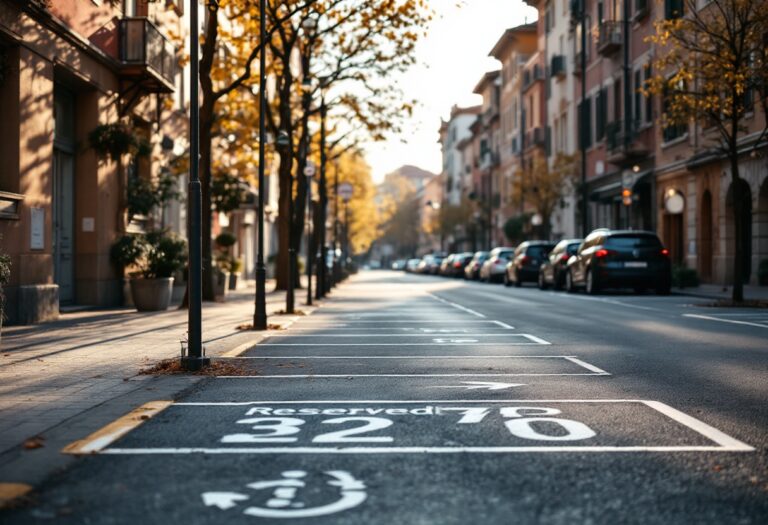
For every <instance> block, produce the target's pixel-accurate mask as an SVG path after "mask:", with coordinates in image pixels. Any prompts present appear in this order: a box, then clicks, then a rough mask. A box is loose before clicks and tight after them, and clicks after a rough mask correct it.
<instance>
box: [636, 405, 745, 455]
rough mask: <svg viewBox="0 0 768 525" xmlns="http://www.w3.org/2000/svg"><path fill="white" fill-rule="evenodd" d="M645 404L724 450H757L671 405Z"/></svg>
mask: <svg viewBox="0 0 768 525" xmlns="http://www.w3.org/2000/svg"><path fill="white" fill-rule="evenodd" d="M643 403H644V404H646V405H648V406H649V407H651V408H653V409H655V410H657V411H659V412H661V413H662V414H664V415H665V416H667V417H668V418H670V419H674V420H675V421H677V422H678V423H680V424H681V425H685V426H686V427H688V428H690V429H691V430H694V431H695V432H698V433H699V434H701V435H703V436H704V437H706V438H707V439H711V440H712V441H714V442H715V443H717V444H718V445H720V446H722V447H723V448H726V449H728V450H734V451H745V452H747V451H752V450H755V449H754V448H752V447H750V446H749V445H747V444H746V443H742V442H741V441H739V440H738V439H735V438H732V437H731V436H729V435H728V434H725V433H723V432H721V431H719V430H717V429H716V428H714V427H711V426H709V425H707V424H706V423H704V422H703V421H700V420H698V419H696V418H694V417H691V416H689V415H688V414H685V413H684V412H680V411H679V410H677V409H676V408H672V407H671V406H669V405H666V404H664V403H660V402H659V401H643Z"/></svg>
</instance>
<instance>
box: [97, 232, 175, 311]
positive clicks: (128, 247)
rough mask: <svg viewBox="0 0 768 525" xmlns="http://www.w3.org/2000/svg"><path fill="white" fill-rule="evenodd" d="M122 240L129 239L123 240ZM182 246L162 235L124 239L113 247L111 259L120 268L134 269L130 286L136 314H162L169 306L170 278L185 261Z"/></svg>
mask: <svg viewBox="0 0 768 525" xmlns="http://www.w3.org/2000/svg"><path fill="white" fill-rule="evenodd" d="M126 237H133V238H134V239H132V240H127V239H126ZM186 248H187V246H186V242H185V241H184V240H183V239H180V238H178V237H177V236H175V235H172V234H169V233H168V232H166V231H153V232H149V233H145V234H142V235H125V236H123V237H122V238H120V239H118V241H117V242H116V243H115V244H114V245H113V249H112V257H113V261H114V262H115V263H116V264H119V265H122V266H123V267H127V266H135V267H137V268H138V271H136V272H132V273H131V274H130V275H131V280H130V286H131V295H132V296H133V304H134V305H135V306H136V309H137V310H139V311H140V312H147V311H158V310H165V309H167V308H168V306H169V305H170V303H171V295H172V292H173V274H174V272H177V271H179V270H181V269H182V268H183V267H184V264H185V263H186V260H187V253H186Z"/></svg>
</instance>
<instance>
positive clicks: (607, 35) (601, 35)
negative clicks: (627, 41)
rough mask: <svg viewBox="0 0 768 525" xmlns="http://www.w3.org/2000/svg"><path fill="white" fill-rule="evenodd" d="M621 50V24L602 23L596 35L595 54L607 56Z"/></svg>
mask: <svg viewBox="0 0 768 525" xmlns="http://www.w3.org/2000/svg"><path fill="white" fill-rule="evenodd" d="M620 48H621V22H603V23H602V24H600V30H599V31H598V34H597V52H598V53H600V54H601V55H603V56H608V55H611V54H613V53H615V52H616V51H618V50H619V49H620Z"/></svg>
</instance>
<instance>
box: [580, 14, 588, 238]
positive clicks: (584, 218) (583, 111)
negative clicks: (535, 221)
mask: <svg viewBox="0 0 768 525" xmlns="http://www.w3.org/2000/svg"><path fill="white" fill-rule="evenodd" d="M579 6H580V7H579V8H580V11H579V18H580V21H579V22H580V24H581V57H580V59H581V60H580V64H579V66H580V68H581V108H579V117H580V118H579V122H580V125H579V149H580V151H581V184H580V186H581V236H582V237H585V238H586V236H587V235H589V216H588V215H589V206H588V203H587V139H586V132H587V129H588V127H587V126H588V124H587V123H588V120H587V118H588V117H589V115H588V114H587V18H589V15H588V14H587V6H586V0H581V1H580V2H579Z"/></svg>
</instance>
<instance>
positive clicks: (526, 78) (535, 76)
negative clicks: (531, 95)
mask: <svg viewBox="0 0 768 525" xmlns="http://www.w3.org/2000/svg"><path fill="white" fill-rule="evenodd" d="M539 80H544V70H543V68H542V67H541V66H540V65H539V64H534V66H533V67H532V68H531V69H526V70H525V71H524V72H523V91H528V90H529V89H530V88H531V86H533V84H534V83H536V82H537V81H539Z"/></svg>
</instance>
